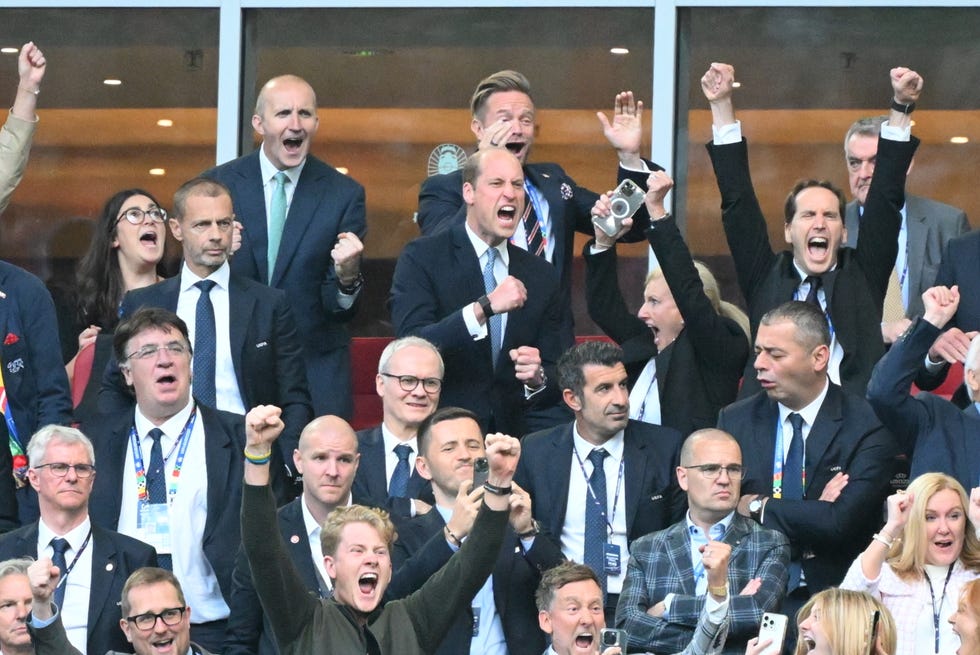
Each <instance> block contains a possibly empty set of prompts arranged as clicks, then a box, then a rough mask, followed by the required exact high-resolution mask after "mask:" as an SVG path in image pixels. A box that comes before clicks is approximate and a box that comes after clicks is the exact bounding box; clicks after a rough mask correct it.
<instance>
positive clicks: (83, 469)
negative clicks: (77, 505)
mask: <svg viewBox="0 0 980 655" xmlns="http://www.w3.org/2000/svg"><path fill="white" fill-rule="evenodd" d="M44 468H46V469H48V470H49V471H51V475H53V476H55V477H57V478H63V477H65V476H66V475H68V469H75V475H77V476H78V477H79V478H80V479H82V480H84V479H85V478H90V477H92V476H93V475H95V467H94V466H92V465H91V464H65V463H64V462H51V463H50V464H38V465H37V466H35V467H34V469H35V470H37V469H44Z"/></svg>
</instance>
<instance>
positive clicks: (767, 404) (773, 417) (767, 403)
mask: <svg viewBox="0 0 980 655" xmlns="http://www.w3.org/2000/svg"><path fill="white" fill-rule="evenodd" d="M778 423H779V408H778V407H777V406H776V403H775V402H774V401H772V400H769V399H768V398H767V397H766V396H765V395H764V394H760V395H759V400H758V404H757V405H756V406H755V418H754V420H753V422H752V425H760V426H764V428H763V429H761V430H750V433H751V435H752V436H751V437H750V439H751V444H752V446H751V447H750V448H743V449H742V452H743V453H746V454H749V453H750V454H751V456H752V458H753V459H756V458H758V461H760V463H761V468H760V482H761V485H762V486H761V488H760V489H758V490H756V493H761V494H763V495H767V496H768V495H769V494H770V493H771V491H772V469H773V464H774V458H775V455H774V448H775V446H776V430H777V429H778V428H779V426H778Z"/></svg>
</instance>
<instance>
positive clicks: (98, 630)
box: [0, 521, 157, 653]
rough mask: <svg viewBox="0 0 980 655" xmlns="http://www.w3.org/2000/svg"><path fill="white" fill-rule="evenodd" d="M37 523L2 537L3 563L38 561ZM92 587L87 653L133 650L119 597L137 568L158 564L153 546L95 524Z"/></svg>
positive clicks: (0, 548)
mask: <svg viewBox="0 0 980 655" xmlns="http://www.w3.org/2000/svg"><path fill="white" fill-rule="evenodd" d="M37 538H38V524H37V522H36V521H35V522H34V523H31V524H30V525H25V526H24V527H22V528H19V529H17V530H14V531H13V532H10V533H8V534H5V535H3V536H2V537H0V560H6V559H10V558H12V557H32V558H34V559H37V556H38V555H37ZM90 548H91V549H92V586H91V588H90V589H89V599H88V622H87V629H88V640H87V648H86V652H88V653H104V652H106V651H107V650H118V651H122V652H126V653H131V652H132V651H133V648H132V646H131V645H130V644H129V642H128V641H127V640H126V635H125V634H123V631H122V630H120V629H119V619H120V618H121V617H122V614H121V612H120V610H119V598H120V596H121V595H122V589H123V585H124V584H125V583H126V578H128V577H129V575H130V574H131V573H132V572H133V571H135V570H136V569H139V568H142V567H144V566H156V565H157V553H156V551H155V550H154V549H153V547H152V546H148V545H147V544H145V543H143V542H142V541H138V540H136V539H133V538H131V537H127V536H126V535H123V534H119V533H118V532H113V531H111V530H106V529H104V528H100V527H99V526H97V525H94V524H93V525H92V543H91V546H90Z"/></svg>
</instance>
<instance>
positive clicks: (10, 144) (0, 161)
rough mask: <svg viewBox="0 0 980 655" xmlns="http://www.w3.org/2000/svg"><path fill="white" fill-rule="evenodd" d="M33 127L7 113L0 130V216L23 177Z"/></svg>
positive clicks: (32, 136) (35, 124) (33, 123)
mask: <svg viewBox="0 0 980 655" xmlns="http://www.w3.org/2000/svg"><path fill="white" fill-rule="evenodd" d="M35 126H37V123H36V122H31V121H25V120H24V119H22V118H18V117H17V116H14V115H13V114H11V113H8V114H7V121H6V122H5V123H4V124H3V129H0V214H2V213H3V210H4V209H6V208H7V205H9V204H10V196H12V195H13V193H14V189H16V188H17V185H18V184H20V178H22V177H23V176H24V169H26V168H27V157H28V155H29V154H30V153H31V140H32V139H33V138H34V128H35Z"/></svg>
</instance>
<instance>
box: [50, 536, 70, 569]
mask: <svg viewBox="0 0 980 655" xmlns="http://www.w3.org/2000/svg"><path fill="white" fill-rule="evenodd" d="M51 549H52V550H53V551H54V552H55V553H57V554H58V555H62V556H63V555H64V554H65V553H66V552H68V540H67V539H65V538H63V537H55V538H54V539H52V540H51ZM61 574H62V575H64V574H65V573H64V571H62V572H61Z"/></svg>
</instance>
